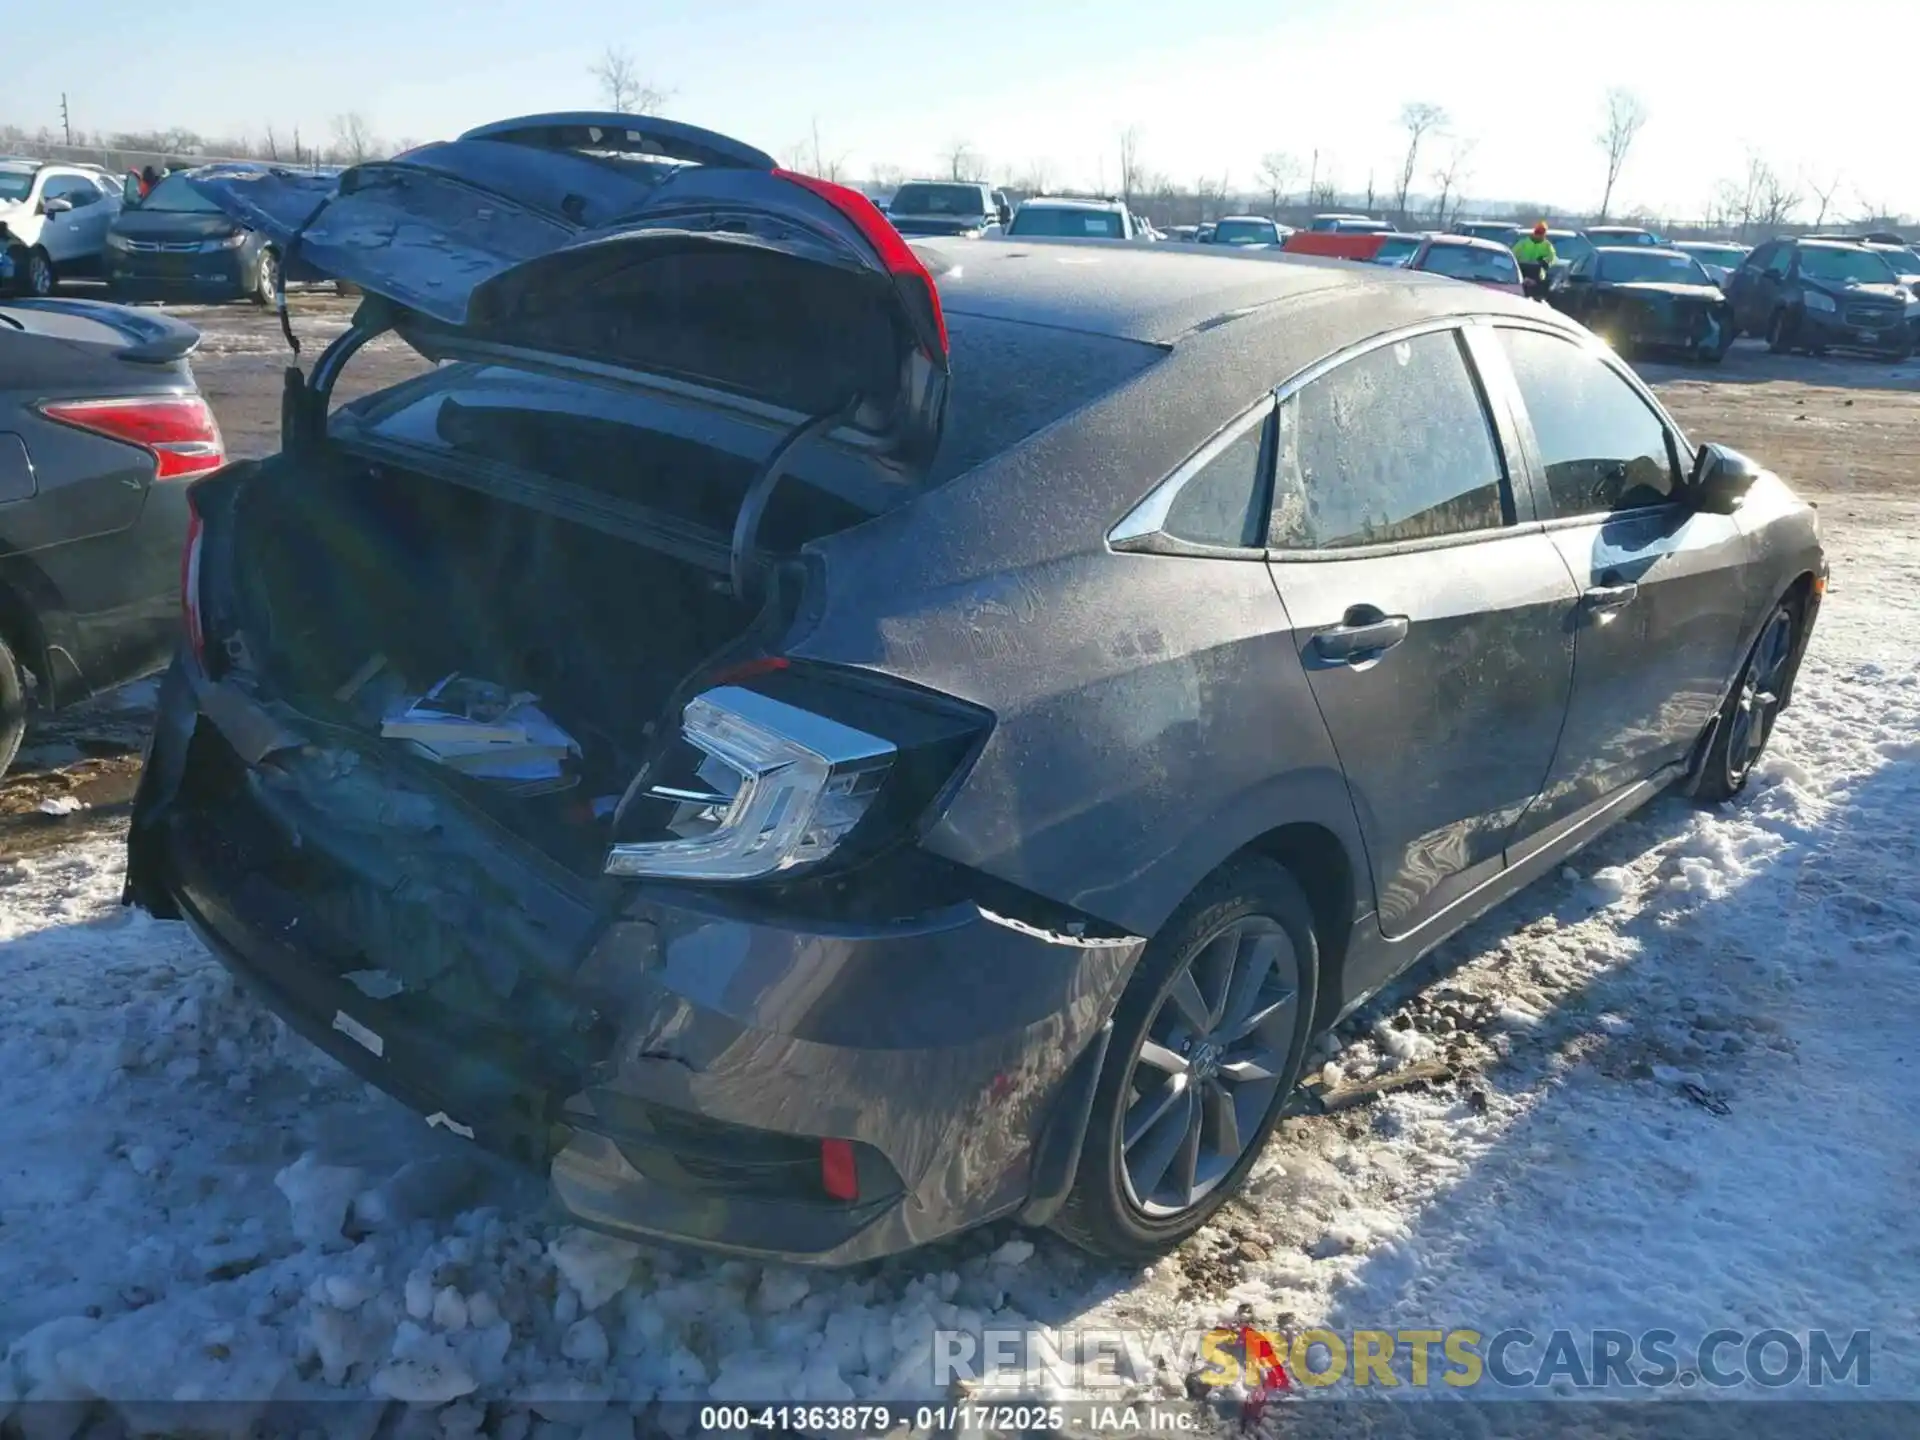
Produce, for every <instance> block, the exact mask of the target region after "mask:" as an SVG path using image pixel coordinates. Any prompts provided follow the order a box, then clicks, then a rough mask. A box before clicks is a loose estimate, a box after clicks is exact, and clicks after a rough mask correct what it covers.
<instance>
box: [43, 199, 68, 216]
mask: <svg viewBox="0 0 1920 1440" xmlns="http://www.w3.org/2000/svg"><path fill="white" fill-rule="evenodd" d="M71 209H73V202H72V201H71V200H68V199H65V198H64V197H62V196H59V195H55V196H54V197H53V198H52V199H50V200H42V201H41V202H40V213H41V214H42V215H64V214H66V213H67V212H68V211H69V210H71Z"/></svg>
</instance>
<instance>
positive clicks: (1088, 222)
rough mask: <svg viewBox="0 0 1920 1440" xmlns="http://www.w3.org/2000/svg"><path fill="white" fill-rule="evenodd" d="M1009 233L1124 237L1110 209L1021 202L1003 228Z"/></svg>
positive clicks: (1110, 238)
mask: <svg viewBox="0 0 1920 1440" xmlns="http://www.w3.org/2000/svg"><path fill="white" fill-rule="evenodd" d="M1007 233H1008V234H1009V235H1052V236H1062V235H1065V236H1073V235H1080V236H1087V235H1091V236H1095V237H1097V238H1098V239H1102V240H1124V239H1126V228H1125V227H1124V226H1123V225H1121V223H1120V217H1119V216H1118V215H1116V214H1115V213H1114V212H1113V211H1111V210H1081V209H1078V208H1075V207H1069V206H1065V205H1022V206H1021V207H1020V212H1019V213H1018V214H1017V215H1015V216H1014V217H1013V224H1012V225H1010V226H1008V227H1007Z"/></svg>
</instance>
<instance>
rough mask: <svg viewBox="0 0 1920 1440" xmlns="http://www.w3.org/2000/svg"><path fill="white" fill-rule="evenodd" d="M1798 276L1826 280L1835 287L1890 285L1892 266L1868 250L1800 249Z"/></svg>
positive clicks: (1810, 246)
mask: <svg viewBox="0 0 1920 1440" xmlns="http://www.w3.org/2000/svg"><path fill="white" fill-rule="evenodd" d="M1800 273H1801V274H1802V275H1805V276H1806V277H1807V278H1808V279H1810V280H1830V281H1832V282H1833V283H1835V284H1837V285H1891V284H1892V283H1893V281H1894V278H1895V277H1894V273H1893V267H1892V266H1890V265H1889V264H1887V262H1886V261H1884V260H1882V259H1881V258H1880V257H1879V256H1878V255H1876V254H1874V253H1873V251H1871V250H1840V249H1828V248H1827V247H1825V246H1823V245H1807V246H1803V247H1802V248H1801V251H1800Z"/></svg>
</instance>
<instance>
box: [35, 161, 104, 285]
mask: <svg viewBox="0 0 1920 1440" xmlns="http://www.w3.org/2000/svg"><path fill="white" fill-rule="evenodd" d="M50 200H64V201H66V202H67V205H68V206H69V207H70V208H69V209H66V210H60V211H54V210H51V209H50V210H49V211H48V212H47V216H46V220H45V222H44V223H43V224H42V225H41V228H40V244H41V245H42V247H44V248H45V250H46V252H47V255H48V257H49V258H50V259H51V260H52V261H53V263H54V265H55V266H56V267H58V268H59V269H61V270H64V271H68V272H72V271H74V270H83V269H85V268H87V265H88V263H89V262H93V263H98V261H99V259H100V250H101V247H102V246H103V245H105V244H106V239H107V237H106V231H105V222H106V221H107V220H109V219H111V213H110V212H109V210H108V209H107V207H106V205H105V204H104V203H103V202H104V197H103V196H102V195H101V194H100V188H99V187H98V186H97V185H95V184H94V183H93V181H92V180H90V179H88V178H87V177H86V176H84V175H71V174H67V175H49V176H48V177H47V178H46V179H45V180H44V181H42V182H41V187H40V203H41V204H42V205H46V204H47V202H48V201H50Z"/></svg>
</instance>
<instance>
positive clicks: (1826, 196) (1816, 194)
mask: <svg viewBox="0 0 1920 1440" xmlns="http://www.w3.org/2000/svg"><path fill="white" fill-rule="evenodd" d="M1807 190H1808V193H1810V194H1811V195H1812V196H1813V198H1814V199H1816V200H1818V201H1819V202H1820V210H1819V213H1818V214H1816V215H1815V216H1814V217H1813V228H1814V229H1816V230H1818V229H1819V228H1820V227H1821V226H1822V225H1824V224H1826V223H1827V209H1828V207H1829V206H1831V205H1832V204H1833V197H1834V196H1835V195H1837V194H1839V193H1840V174H1839V172H1838V171H1835V172H1834V176H1833V178H1832V179H1831V180H1829V181H1828V182H1827V183H1826V185H1825V186H1824V187H1823V186H1821V185H1820V184H1819V183H1817V182H1816V181H1813V180H1809V181H1807Z"/></svg>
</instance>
